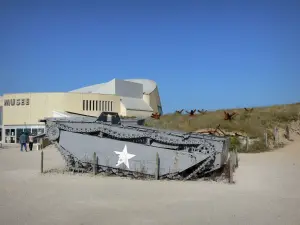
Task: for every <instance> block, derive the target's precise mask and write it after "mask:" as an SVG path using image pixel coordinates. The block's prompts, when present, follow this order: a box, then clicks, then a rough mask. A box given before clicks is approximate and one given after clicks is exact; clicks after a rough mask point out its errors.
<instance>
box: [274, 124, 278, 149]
mask: <svg viewBox="0 0 300 225" xmlns="http://www.w3.org/2000/svg"><path fill="white" fill-rule="evenodd" d="M274 139H275V146H278V129H277V127H275V128H274Z"/></svg>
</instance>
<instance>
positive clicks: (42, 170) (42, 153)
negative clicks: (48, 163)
mask: <svg viewBox="0 0 300 225" xmlns="http://www.w3.org/2000/svg"><path fill="white" fill-rule="evenodd" d="M43 172H44V151H43V150H42V151H41V173H43Z"/></svg>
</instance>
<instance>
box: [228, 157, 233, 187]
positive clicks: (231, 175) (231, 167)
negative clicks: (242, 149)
mask: <svg viewBox="0 0 300 225" xmlns="http://www.w3.org/2000/svg"><path fill="white" fill-rule="evenodd" d="M232 153H233V152H231V153H230V156H229V165H228V167H229V168H228V175H229V177H228V178H229V183H230V184H232V183H233V171H234V154H232Z"/></svg>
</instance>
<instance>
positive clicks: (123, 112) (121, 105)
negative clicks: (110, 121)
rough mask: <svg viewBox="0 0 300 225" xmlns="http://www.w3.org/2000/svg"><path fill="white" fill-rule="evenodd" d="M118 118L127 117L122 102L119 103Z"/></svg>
mask: <svg viewBox="0 0 300 225" xmlns="http://www.w3.org/2000/svg"><path fill="white" fill-rule="evenodd" d="M120 116H127V114H126V108H125V106H124V104H123V103H122V102H121V103H120Z"/></svg>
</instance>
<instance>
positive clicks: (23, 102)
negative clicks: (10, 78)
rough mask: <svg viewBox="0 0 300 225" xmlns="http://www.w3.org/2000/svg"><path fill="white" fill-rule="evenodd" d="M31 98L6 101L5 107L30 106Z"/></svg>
mask: <svg viewBox="0 0 300 225" xmlns="http://www.w3.org/2000/svg"><path fill="white" fill-rule="evenodd" d="M29 103H30V101H29V98H18V99H4V106H22V105H29Z"/></svg>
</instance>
